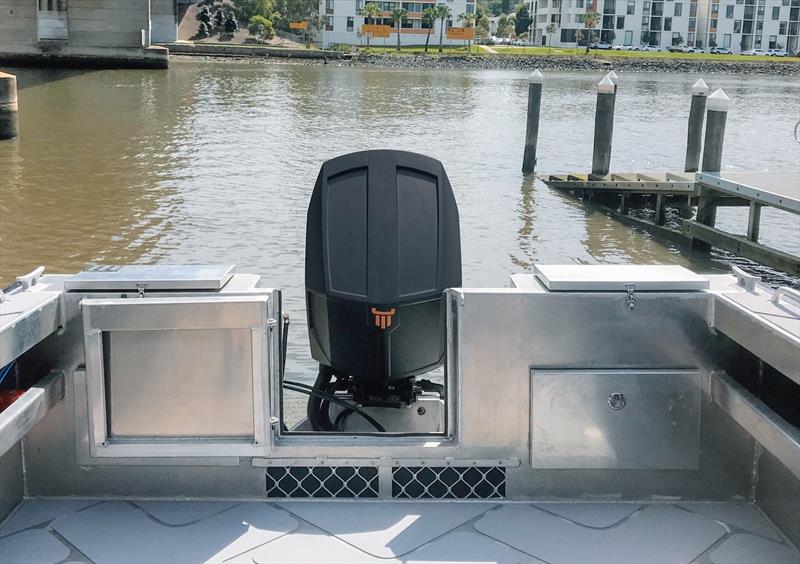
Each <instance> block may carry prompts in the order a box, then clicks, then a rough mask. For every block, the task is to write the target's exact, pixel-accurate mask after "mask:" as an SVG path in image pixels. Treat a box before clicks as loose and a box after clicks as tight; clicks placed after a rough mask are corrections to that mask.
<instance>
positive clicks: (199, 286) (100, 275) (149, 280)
mask: <svg viewBox="0 0 800 564" xmlns="http://www.w3.org/2000/svg"><path fill="white" fill-rule="evenodd" d="M234 266H235V265H232V264H223V265H214V264H189V265H167V264H156V265H122V266H98V267H94V268H91V269H89V270H84V271H83V272H79V273H78V274H76V275H75V276H73V277H72V278H70V279H67V280H65V281H64V289H65V290H91V291H102V290H114V291H118V290H129V291H134V292H135V291H136V290H137V289H138V288H139V287H142V286H144V288H145V289H147V290H149V291H152V290H220V289H221V288H222V287H223V286H224V285H225V284H226V282H228V280H230V278H231V276H233V269H234Z"/></svg>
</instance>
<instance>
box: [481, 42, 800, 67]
mask: <svg viewBox="0 0 800 564" xmlns="http://www.w3.org/2000/svg"><path fill="white" fill-rule="evenodd" d="M492 49H494V50H495V51H497V52H498V53H502V54H503V55H548V54H551V55H575V54H576V51H575V49H564V48H559V47H554V48H553V50H552V53H548V49H547V47H513V46H510V45H498V46H494V47H492ZM585 49H586V48H585V47H579V48H578V50H577V54H578V55H583V52H584V51H585ZM589 53H590V54H591V55H597V56H601V57H628V58H635V59H689V60H698V59H701V60H710V61H723V62H724V61H728V62H730V61H744V62H753V61H761V62H771V63H798V62H800V58H799V57H767V56H756V57H749V56H747V55H712V54H710V53H670V52H669V51H664V52H661V53H655V52H652V51H614V50H611V49H609V50H598V49H591V50H590V51H589Z"/></svg>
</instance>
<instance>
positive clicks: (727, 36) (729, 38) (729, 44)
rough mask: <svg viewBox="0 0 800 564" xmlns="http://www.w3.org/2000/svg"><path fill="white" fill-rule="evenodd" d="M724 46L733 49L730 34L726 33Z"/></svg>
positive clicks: (723, 38) (723, 40) (723, 39)
mask: <svg viewBox="0 0 800 564" xmlns="http://www.w3.org/2000/svg"><path fill="white" fill-rule="evenodd" d="M722 46H723V47H725V48H726V49H730V48H731V34H730V33H726V34H725V35H723V36H722Z"/></svg>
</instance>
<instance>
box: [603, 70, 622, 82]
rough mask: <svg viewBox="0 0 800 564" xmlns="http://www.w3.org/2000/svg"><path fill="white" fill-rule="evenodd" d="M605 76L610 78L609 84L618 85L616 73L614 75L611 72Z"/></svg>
mask: <svg viewBox="0 0 800 564" xmlns="http://www.w3.org/2000/svg"><path fill="white" fill-rule="evenodd" d="M606 76H608V78H610V79H611V82H613V83H614V84H619V77H618V76H617V73H615V72H614V71H611V72H610V73H608V75H606Z"/></svg>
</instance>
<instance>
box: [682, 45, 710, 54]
mask: <svg viewBox="0 0 800 564" xmlns="http://www.w3.org/2000/svg"><path fill="white" fill-rule="evenodd" d="M681 53H705V51H703V50H702V49H700V47H694V46H690V47H684V48H683V49H681Z"/></svg>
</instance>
